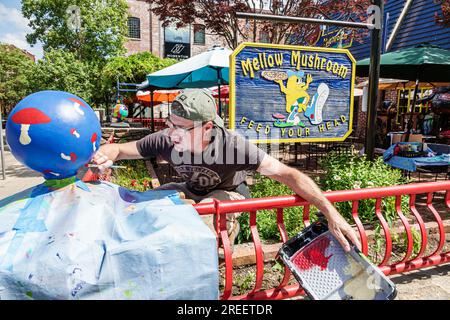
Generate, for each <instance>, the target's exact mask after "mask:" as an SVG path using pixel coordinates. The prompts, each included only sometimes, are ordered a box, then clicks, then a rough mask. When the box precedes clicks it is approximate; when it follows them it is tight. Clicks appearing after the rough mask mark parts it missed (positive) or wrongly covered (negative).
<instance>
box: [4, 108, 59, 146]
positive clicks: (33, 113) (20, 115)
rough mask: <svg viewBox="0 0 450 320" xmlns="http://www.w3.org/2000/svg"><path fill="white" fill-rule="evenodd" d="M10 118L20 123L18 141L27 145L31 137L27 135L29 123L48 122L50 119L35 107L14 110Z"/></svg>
mask: <svg viewBox="0 0 450 320" xmlns="http://www.w3.org/2000/svg"><path fill="white" fill-rule="evenodd" d="M11 120H12V121H13V122H14V123H16V124H20V125H21V126H20V138H19V142H20V143H21V144H23V145H27V144H29V143H30V142H31V138H30V136H29V135H28V130H29V129H30V126H31V125H35V124H44V123H49V122H50V121H51V119H50V118H49V117H48V116H47V115H46V114H45V113H43V112H42V111H40V110H38V109H35V108H25V109H22V110H20V111H18V112H16V113H15V114H14V115H13V116H12V118H11Z"/></svg>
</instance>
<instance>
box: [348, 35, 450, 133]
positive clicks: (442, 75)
mask: <svg viewBox="0 0 450 320" xmlns="http://www.w3.org/2000/svg"><path fill="white" fill-rule="evenodd" d="M369 65H370V58H367V59H364V60H360V61H358V62H357V64H356V74H357V75H358V76H368V75H369ZM380 77H383V78H401V79H406V80H415V81H416V85H415V89H414V98H413V104H412V105H413V106H414V105H415V104H416V96H417V91H418V87H419V82H420V81H422V82H447V81H449V79H450V51H449V50H445V49H442V48H439V47H437V46H433V45H431V44H427V43H424V44H421V45H419V46H417V47H414V48H408V49H404V50H399V51H393V52H389V53H385V54H382V55H381V61H380ZM411 123H412V114H411V118H410V121H409V122H408V127H409V128H408V129H409V130H408V131H410V130H411V129H412V127H411Z"/></svg>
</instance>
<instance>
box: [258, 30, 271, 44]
mask: <svg viewBox="0 0 450 320" xmlns="http://www.w3.org/2000/svg"><path fill="white" fill-rule="evenodd" d="M259 42H261V43H270V37H269V33H268V32H266V31H262V30H261V31H260V32H259Z"/></svg>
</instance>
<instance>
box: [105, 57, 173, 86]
mask: <svg viewBox="0 0 450 320" xmlns="http://www.w3.org/2000/svg"><path fill="white" fill-rule="evenodd" d="M176 62H177V61H176V60H174V59H160V58H158V57H157V56H155V55H153V54H152V53H150V52H140V53H136V54H132V55H129V56H128V57H114V58H111V59H109V60H108V62H107V63H106V65H105V67H104V68H103V72H102V78H103V79H104V82H105V84H106V86H109V87H114V85H115V83H116V81H117V80H118V79H119V80H120V82H127V83H141V82H143V81H145V79H146V75H147V74H149V73H152V72H155V71H158V70H160V69H163V68H165V67H168V66H170V65H172V64H174V63H176Z"/></svg>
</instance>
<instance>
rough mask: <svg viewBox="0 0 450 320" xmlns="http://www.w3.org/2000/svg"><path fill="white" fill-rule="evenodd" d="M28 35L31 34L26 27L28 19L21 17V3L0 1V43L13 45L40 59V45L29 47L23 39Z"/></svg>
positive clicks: (18, 0)
mask: <svg viewBox="0 0 450 320" xmlns="http://www.w3.org/2000/svg"><path fill="white" fill-rule="evenodd" d="M28 33H31V28H30V27H28V19H26V18H24V17H23V16H22V11H21V1H20V0H0V42H2V43H9V44H13V45H15V46H16V47H18V48H21V49H24V50H27V51H28V52H30V53H32V54H34V55H35V56H36V59H41V58H42V56H43V51H42V45H41V44H40V43H38V44H36V45H34V46H33V47H32V46H31V45H29V44H28V43H27V40H26V38H25V36H26V35H27V34H28Z"/></svg>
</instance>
